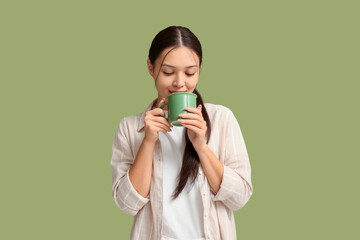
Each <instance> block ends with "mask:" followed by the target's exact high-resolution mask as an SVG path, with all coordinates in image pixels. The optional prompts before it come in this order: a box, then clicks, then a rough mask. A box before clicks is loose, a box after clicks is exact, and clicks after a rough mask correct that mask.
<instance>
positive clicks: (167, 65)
mask: <svg viewBox="0 0 360 240" xmlns="http://www.w3.org/2000/svg"><path fill="white" fill-rule="evenodd" d="M162 66H166V67H171V68H176V67H175V66H172V65H169V64H162V65H161V67H162ZM192 67H198V65H191V66H187V67H185V68H192Z"/></svg>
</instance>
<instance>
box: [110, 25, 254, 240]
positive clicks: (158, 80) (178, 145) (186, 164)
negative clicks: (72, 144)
mask: <svg viewBox="0 0 360 240" xmlns="http://www.w3.org/2000/svg"><path fill="white" fill-rule="evenodd" d="M201 63H202V49H201V45H200V42H199V40H198V39H197V37H196V36H195V35H194V34H193V33H192V32H191V31H190V30H189V29H188V28H185V27H180V26H170V27H168V28H166V29H164V30H162V31H160V32H159V33H158V34H157V35H156V36H155V38H154V40H153V41H152V44H151V47H150V50H149V59H148V60H147V65H148V70H149V73H150V75H151V76H152V77H153V78H154V81H155V87H156V90H157V93H158V96H157V98H156V99H154V100H153V101H152V102H151V103H150V104H149V105H148V107H147V108H146V109H145V110H144V112H142V113H139V114H138V115H134V116H128V117H125V118H123V119H122V120H121V121H120V124H119V127H118V129H117V131H116V134H115V138H114V142H113V146H112V158H111V168H112V181H113V187H112V195H113V197H114V200H115V203H116V205H117V206H118V207H119V208H120V209H121V210H122V211H124V212H125V213H126V214H129V215H131V216H134V222H133V227H132V230H131V239H141V240H143V239H154V240H158V239H162V240H169V239H187V240H195V239H196V240H200V239H214V240H219V239H223V240H226V239H236V226H235V220H234V215H233V211H235V210H238V209H240V208H242V207H243V206H244V205H245V204H246V202H247V201H248V200H249V198H250V196H251V195H252V192H253V187H252V184H251V170H250V162H249V157H248V153H247V150H246V146H245V142H244V139H243V136H242V133H241V130H240V126H239V124H238V122H237V120H236V118H235V116H234V114H233V113H232V111H231V110H230V109H229V108H227V107H225V106H222V105H217V104H211V103H203V100H202V98H201V96H200V94H199V92H198V91H197V90H196V85H197V83H198V80H199V74H200V68H201ZM173 92H191V93H195V94H196V95H197V106H198V107H196V108H187V109H186V110H187V111H188V113H186V114H183V115H181V117H182V118H183V120H180V121H181V124H182V125H183V127H177V126H171V125H170V124H169V123H168V122H167V121H166V119H165V118H164V116H165V117H166V116H167V113H168V112H167V107H164V108H163V109H161V108H158V106H159V105H160V104H162V103H164V102H166V97H167V96H168V95H169V94H171V93H173Z"/></svg>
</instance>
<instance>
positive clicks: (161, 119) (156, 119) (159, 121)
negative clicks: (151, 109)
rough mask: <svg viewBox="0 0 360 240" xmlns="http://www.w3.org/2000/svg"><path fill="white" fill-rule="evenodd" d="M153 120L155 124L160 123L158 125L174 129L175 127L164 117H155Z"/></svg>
mask: <svg viewBox="0 0 360 240" xmlns="http://www.w3.org/2000/svg"><path fill="white" fill-rule="evenodd" d="M151 120H153V121H155V122H158V123H161V124H164V125H166V126H167V127H169V128H172V127H173V125H171V124H170V123H169V122H168V121H167V120H166V118H164V117H159V116H155V117H153V118H152V119H151Z"/></svg>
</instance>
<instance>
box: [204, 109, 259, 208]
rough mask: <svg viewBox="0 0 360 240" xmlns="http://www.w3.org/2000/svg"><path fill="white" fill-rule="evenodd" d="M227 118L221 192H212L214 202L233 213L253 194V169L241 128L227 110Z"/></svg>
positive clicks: (223, 130) (223, 127)
mask: <svg viewBox="0 0 360 240" xmlns="http://www.w3.org/2000/svg"><path fill="white" fill-rule="evenodd" d="M225 115H226V116H227V117H226V118H225V121H224V122H223V125H222V126H221V128H220V131H222V134H221V135H220V139H219V141H220V143H221V147H222V148H223V149H222V154H221V157H222V158H223V159H224V161H222V162H223V165H224V172H223V177H222V182H221V185H220V189H219V191H218V192H217V193H216V194H214V193H212V192H211V198H212V200H213V201H221V202H222V203H224V204H225V205H226V206H227V207H228V208H230V209H231V210H232V211H235V210H238V209H240V208H242V207H243V206H244V205H245V204H246V203H247V201H248V200H249V199H250V197H251V195H252V193H253V187H252V183H251V168H250V161H249V156H248V153H247V150H246V145H245V142H244V138H243V136H242V133H241V129H240V126H239V124H238V122H237V120H236V118H235V116H234V114H233V112H232V111H231V110H230V109H228V108H227V112H226V113H225Z"/></svg>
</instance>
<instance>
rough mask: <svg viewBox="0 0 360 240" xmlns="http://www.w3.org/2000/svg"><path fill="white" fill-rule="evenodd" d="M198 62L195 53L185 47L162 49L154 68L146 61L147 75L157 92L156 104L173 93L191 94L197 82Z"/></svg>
mask: <svg viewBox="0 0 360 240" xmlns="http://www.w3.org/2000/svg"><path fill="white" fill-rule="evenodd" d="M171 49H172V50H171ZM170 50H171V51H170ZM169 51H170V52H169ZM168 52H169V54H167V53H168ZM166 54H167V55H166ZM165 55H166V57H165ZM164 57H165V59H164ZM163 60H164V61H163ZM199 62H200V59H199V57H198V56H197V55H196V53H195V52H194V51H192V50H191V49H190V48H187V47H177V48H175V49H173V47H169V48H166V49H164V50H163V51H162V53H161V55H160V56H159V57H158V58H157V59H156V60H155V64H154V65H155V66H153V65H152V64H151V63H150V60H147V64H148V70H149V73H150V75H151V76H152V77H153V78H154V80H155V87H156V89H157V91H158V100H157V102H156V104H157V103H159V101H160V100H161V99H162V98H166V97H167V96H168V95H169V94H170V93H173V92H193V91H194V89H195V87H196V85H197V83H198V80H199V72H200V66H199ZM160 64H161V66H160Z"/></svg>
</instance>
